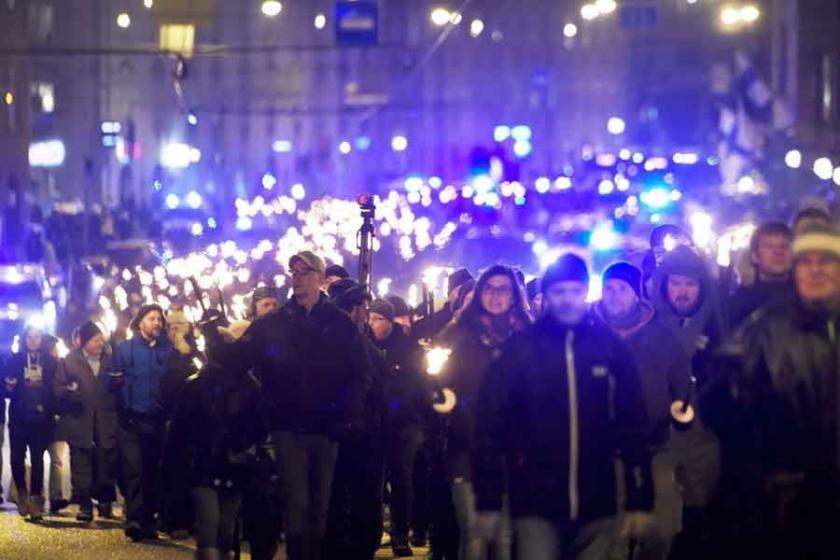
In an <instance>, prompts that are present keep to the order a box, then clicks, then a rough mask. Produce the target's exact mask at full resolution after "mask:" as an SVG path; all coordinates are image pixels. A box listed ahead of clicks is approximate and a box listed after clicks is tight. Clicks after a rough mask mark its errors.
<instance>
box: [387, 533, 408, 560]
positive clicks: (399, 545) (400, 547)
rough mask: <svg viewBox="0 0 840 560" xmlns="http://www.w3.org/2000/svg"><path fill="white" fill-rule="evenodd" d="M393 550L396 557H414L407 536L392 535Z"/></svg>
mask: <svg viewBox="0 0 840 560" xmlns="http://www.w3.org/2000/svg"><path fill="white" fill-rule="evenodd" d="M391 549H392V550H393V551H394V556H396V557H398V558H410V557H411V556H414V552H412V550H411V547H410V546H408V537H407V536H406V535H397V534H392V535H391Z"/></svg>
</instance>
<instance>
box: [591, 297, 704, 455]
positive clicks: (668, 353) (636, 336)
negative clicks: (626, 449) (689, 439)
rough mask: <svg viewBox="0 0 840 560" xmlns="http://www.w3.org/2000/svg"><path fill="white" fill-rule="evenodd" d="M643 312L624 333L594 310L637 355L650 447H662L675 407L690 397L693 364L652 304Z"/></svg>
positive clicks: (644, 305) (641, 304)
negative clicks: (675, 404)
mask: <svg viewBox="0 0 840 560" xmlns="http://www.w3.org/2000/svg"><path fill="white" fill-rule="evenodd" d="M639 310H640V313H639V320H638V321H637V322H636V323H635V324H634V325H631V326H628V327H627V328H624V329H621V328H617V327H615V326H613V325H610V322H609V320H608V319H607V318H606V316H605V314H604V312H603V309H602V306H601V305H600V304H598V305H596V306H594V307H593V312H594V314H595V316H596V317H598V318H599V319H600V320H601V321H603V322H604V324H605V325H607V327H609V328H610V329H612V331H613V332H614V333H615V334H617V335H618V336H619V337H620V338H621V339H622V340H623V341H624V342H625V343H626V344H627V347H628V348H630V352H631V353H632V354H633V359H634V361H635V363H636V367H637V369H638V372H639V381H640V384H641V387H642V396H643V398H644V402H645V410H646V411H647V417H648V422H649V425H650V443H651V444H652V445H654V446H658V445H662V444H663V443H665V441H666V440H667V439H668V430H669V427H670V425H671V415H670V409H671V403H672V402H674V401H675V400H682V399H685V398H686V396H687V395H688V391H689V387H690V385H691V360H689V358H688V355H687V354H686V353H685V351H684V350H683V349H682V346H681V345H680V343H679V341H678V340H677V339H676V337H675V336H674V334H673V333H672V332H671V331H670V330H669V329H668V328H667V327H666V326H665V325H664V324H663V323H662V322H661V321H660V320H659V319H658V318H657V317H656V312H655V311H654V310H653V307H652V306H651V305H650V304H649V303H648V302H646V301H641V302H639Z"/></svg>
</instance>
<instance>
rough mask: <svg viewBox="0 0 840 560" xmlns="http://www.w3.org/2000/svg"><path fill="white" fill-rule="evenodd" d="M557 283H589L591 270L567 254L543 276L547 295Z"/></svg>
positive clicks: (584, 263) (580, 259) (576, 258)
mask: <svg viewBox="0 0 840 560" xmlns="http://www.w3.org/2000/svg"><path fill="white" fill-rule="evenodd" d="M557 282H583V283H584V284H588V283H589V269H588V268H587V267H586V262H584V260H583V259H582V258H580V257H579V256H577V255H575V254H573V253H566V254H565V255H563V256H562V257H560V258H559V259H557V260H556V261H555V262H554V264H552V265H550V266H549V267H548V268H547V269H546V271H545V274H544V275H543V279H542V282H541V287H542V291H543V293H546V292H547V291H548V289H549V288H550V287H551V285H552V284H556V283H557Z"/></svg>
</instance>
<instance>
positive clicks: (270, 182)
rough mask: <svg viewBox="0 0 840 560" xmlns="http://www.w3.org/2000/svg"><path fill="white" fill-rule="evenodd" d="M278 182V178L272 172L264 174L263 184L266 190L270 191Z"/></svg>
mask: <svg viewBox="0 0 840 560" xmlns="http://www.w3.org/2000/svg"><path fill="white" fill-rule="evenodd" d="M276 184H277V178H276V177H275V176H274V175H272V174H271V173H266V174H265V175H263V176H262V186H263V188H264V189H265V190H267V191H270V190H271V189H273V188H274V185H276Z"/></svg>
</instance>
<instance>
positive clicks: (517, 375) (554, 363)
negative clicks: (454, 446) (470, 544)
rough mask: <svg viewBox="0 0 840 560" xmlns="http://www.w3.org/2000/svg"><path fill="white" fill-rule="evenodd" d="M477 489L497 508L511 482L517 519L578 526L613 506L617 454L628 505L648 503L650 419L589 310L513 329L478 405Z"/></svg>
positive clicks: (627, 362)
mask: <svg viewBox="0 0 840 560" xmlns="http://www.w3.org/2000/svg"><path fill="white" fill-rule="evenodd" d="M477 404H478V410H477V424H478V429H477V430H476V433H477V435H478V437H479V440H478V442H477V454H476V481H475V488H476V495H477V504H478V509H479V510H498V509H500V508H501V503H502V500H501V497H502V493H503V491H504V489H505V484H504V482H503V473H504V472H505V466H506V470H507V478H508V492H509V496H510V505H511V512H512V514H513V516H514V517H522V516H539V517H542V518H544V519H548V520H552V521H554V522H561V523H562V522H580V523H586V522H588V521H592V520H596V519H600V518H604V517H609V516H611V515H613V514H615V512H616V505H617V504H616V481H615V470H614V469H615V465H614V461H615V456H616V452H618V451H620V452H621V455H622V458H623V460H624V462H625V465H626V466H627V468H626V469H625V480H626V484H627V502H626V504H625V509H627V510H629V511H634V510H635V511H638V510H643V511H649V510H650V509H651V508H652V505H653V487H652V482H651V471H650V455H649V452H648V447H647V437H646V432H647V420H646V417H645V407H644V403H643V402H642V393H641V387H640V384H639V380H638V374H637V371H636V367H635V365H634V362H633V358H632V356H631V355H630V351H629V350H628V348H627V346H626V345H625V344H624V343H623V342H622V341H621V340H619V339H618V337H616V336H615V335H614V334H613V333H612V332H611V331H610V330H609V329H608V328H606V327H605V326H604V325H603V324H601V323H600V322H598V321H596V320H595V319H594V318H593V317H592V316H587V317H585V318H584V319H583V320H582V321H581V322H580V323H578V324H577V325H575V326H573V327H569V326H565V325H562V324H560V323H558V322H557V321H556V320H554V319H553V318H552V317H550V316H546V317H544V318H542V319H541V320H539V321H538V322H537V323H536V324H535V325H532V326H530V327H528V328H527V329H525V330H524V331H521V332H519V333H516V334H514V335H513V336H512V337H511V339H510V340H508V342H507V343H506V344H505V346H504V348H503V350H502V354H501V357H500V358H499V360H498V361H497V362H495V364H494V365H493V366H491V367H490V370H489V372H488V374H487V376H486V378H485V380H484V382H483V383H482V388H481V393H480V398H479V399H478V401H477Z"/></svg>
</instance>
